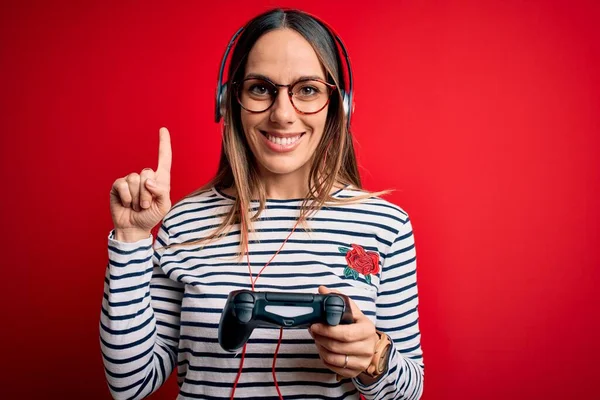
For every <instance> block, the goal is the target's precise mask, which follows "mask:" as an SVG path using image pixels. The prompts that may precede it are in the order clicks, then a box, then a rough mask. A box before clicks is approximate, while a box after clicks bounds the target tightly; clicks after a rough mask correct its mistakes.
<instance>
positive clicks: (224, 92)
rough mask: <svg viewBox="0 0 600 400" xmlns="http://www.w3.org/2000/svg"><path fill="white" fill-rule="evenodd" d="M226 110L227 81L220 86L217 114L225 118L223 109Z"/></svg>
mask: <svg viewBox="0 0 600 400" xmlns="http://www.w3.org/2000/svg"><path fill="white" fill-rule="evenodd" d="M226 110H227V82H226V83H224V84H223V86H221V93H219V116H220V117H221V118H225V111H226Z"/></svg>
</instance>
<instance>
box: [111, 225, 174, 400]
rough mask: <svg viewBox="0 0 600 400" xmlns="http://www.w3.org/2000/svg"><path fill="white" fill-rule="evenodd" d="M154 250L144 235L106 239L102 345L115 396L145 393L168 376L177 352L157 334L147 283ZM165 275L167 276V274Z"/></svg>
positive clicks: (116, 397)
mask: <svg viewBox="0 0 600 400" xmlns="http://www.w3.org/2000/svg"><path fill="white" fill-rule="evenodd" d="M152 258H153V250H152V244H151V239H150V238H149V237H148V238H146V239H143V240H142V241H138V242H135V243H124V242H119V241H116V240H112V239H109V265H108V268H107V273H106V278H105V285H104V298H103V301H102V314H101V318H100V344H101V350H102V356H103V361H104V366H105V371H106V378H107V381H108V384H109V388H110V390H111V393H112V395H113V397H114V398H115V399H121V398H128V399H141V398H144V397H146V396H147V395H148V394H150V393H151V392H152V391H154V390H155V389H156V388H158V387H159V386H160V385H161V384H162V382H163V381H164V380H166V379H167V377H168V376H169V375H170V373H171V371H172V370H173V367H174V364H175V362H174V358H175V353H174V349H173V348H172V346H171V345H172V343H171V345H169V344H166V343H162V342H164V341H161V339H160V338H159V337H158V335H157V321H156V316H155V312H154V309H153V307H152V304H151V296H150V283H151V280H152V276H153V272H154V274H155V275H156V274H157V273H160V271H153V270H154V268H153V262H152ZM165 278H166V277H165Z"/></svg>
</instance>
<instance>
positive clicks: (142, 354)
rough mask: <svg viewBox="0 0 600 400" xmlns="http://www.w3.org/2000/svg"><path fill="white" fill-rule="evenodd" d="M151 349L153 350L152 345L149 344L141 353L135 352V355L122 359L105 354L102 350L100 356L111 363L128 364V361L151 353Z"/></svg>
mask: <svg viewBox="0 0 600 400" xmlns="http://www.w3.org/2000/svg"><path fill="white" fill-rule="evenodd" d="M152 350H154V346H150V347H148V349H146V350H144V351H143V352H141V353H137V354H136V355H135V356H132V357H129V358H124V359H121V360H119V359H117V358H112V357H109V356H107V355H106V354H105V353H104V352H102V357H104V359H105V360H106V361H108V362H110V363H112V364H128V363H130V362H134V361H137V360H139V359H140V358H144V357H145V356H147V355H148V354H150V353H152Z"/></svg>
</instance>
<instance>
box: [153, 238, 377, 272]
mask: <svg viewBox="0 0 600 400" xmlns="http://www.w3.org/2000/svg"><path fill="white" fill-rule="evenodd" d="M265 243H268V242H265V241H261V244H265ZM278 243H281V241H280V240H279V241H278ZM288 243H294V242H290V241H289V240H288ZM315 243H316V242H314V241H312V242H311V244H315ZM233 245H234V246H236V247H238V246H239V243H235V244H233ZM340 246H346V247H349V246H350V245H349V244H343V243H338V244H332V245H331V247H332V248H333V249H335V250H336V251H328V252H322V251H310V250H303V249H294V250H281V251H280V252H279V254H281V255H284V254H291V255H299V254H308V255H311V256H315V257H340V256H341V257H343V256H344V255H343V254H341V253H340V252H339V250H338V247H340ZM207 248H208V246H207V247H204V248H203V250H206V249H207ZM363 248H364V249H365V250H369V251H374V252H377V248H376V247H372V246H363ZM197 250H200V249H197ZM188 251H189V250H188ZM180 252H181V251H177V252H174V253H173V256H175V255H177V253H180ZM249 254H250V258H251V259H252V258H254V257H258V256H272V255H273V251H272V250H265V251H250V253H249ZM237 255H238V253H237V252H230V253H218V254H208V255H202V256H200V255H192V256H188V257H185V258H177V259H175V260H171V261H166V260H165V262H164V263H162V264H161V267H162V268H165V269H166V267H167V266H168V265H170V264H184V263H186V262H188V261H190V260H214V259H215V257H219V258H233V257H237ZM169 258H172V257H169Z"/></svg>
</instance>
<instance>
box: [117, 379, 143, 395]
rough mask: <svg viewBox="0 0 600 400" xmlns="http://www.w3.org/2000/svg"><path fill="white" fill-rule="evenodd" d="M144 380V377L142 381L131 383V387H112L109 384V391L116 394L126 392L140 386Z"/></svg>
mask: <svg viewBox="0 0 600 400" xmlns="http://www.w3.org/2000/svg"><path fill="white" fill-rule="evenodd" d="M145 379H146V377H142V379H140V380H139V381H137V382H133V383H132V384H131V385H127V386H123V387H118V386H114V385H111V384H110V383H109V384H108V387H110V390H112V391H113V392H116V393H121V392H126V391H128V390H131V389H133V388H135V387H137V386H139V385H141V384H142V383H143V382H144V380H145Z"/></svg>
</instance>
